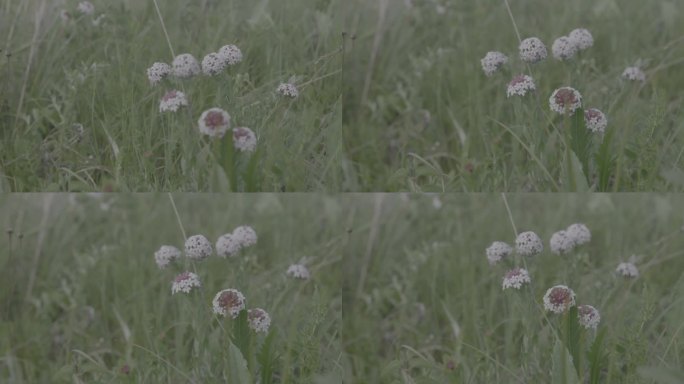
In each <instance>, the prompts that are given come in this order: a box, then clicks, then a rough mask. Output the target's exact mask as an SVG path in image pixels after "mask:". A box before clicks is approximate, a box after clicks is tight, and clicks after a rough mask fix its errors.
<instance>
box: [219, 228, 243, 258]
mask: <svg viewBox="0 0 684 384" xmlns="http://www.w3.org/2000/svg"><path fill="white" fill-rule="evenodd" d="M241 248H242V247H241V246H240V242H238V241H237V240H236V239H235V236H233V234H232V233H226V234H225V235H223V236H221V237H219V239H218V240H217V241H216V254H217V255H218V256H220V257H231V256H235V255H237V253H238V252H240V249H241Z"/></svg>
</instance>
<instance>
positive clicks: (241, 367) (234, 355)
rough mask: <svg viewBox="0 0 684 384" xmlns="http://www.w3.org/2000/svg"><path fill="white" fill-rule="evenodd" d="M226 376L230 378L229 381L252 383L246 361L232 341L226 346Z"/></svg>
mask: <svg viewBox="0 0 684 384" xmlns="http://www.w3.org/2000/svg"><path fill="white" fill-rule="evenodd" d="M228 377H229V378H230V380H228V382H229V383H252V378H251V375H250V374H249V369H247V362H246V361H245V358H244V357H243V356H242V353H241V352H240V350H239V349H238V347H236V346H235V344H233V343H230V346H229V347H228Z"/></svg>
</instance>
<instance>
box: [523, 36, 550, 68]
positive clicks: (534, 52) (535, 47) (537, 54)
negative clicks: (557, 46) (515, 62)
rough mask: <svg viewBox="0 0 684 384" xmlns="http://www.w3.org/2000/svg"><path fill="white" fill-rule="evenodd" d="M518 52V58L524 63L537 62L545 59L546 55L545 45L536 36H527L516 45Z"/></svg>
mask: <svg viewBox="0 0 684 384" xmlns="http://www.w3.org/2000/svg"><path fill="white" fill-rule="evenodd" d="M518 50H519V53H520V60H522V61H524V62H526V63H532V64H534V63H538V62H540V61H543V60H544V59H546V56H547V55H548V53H547V51H546V45H544V43H543V42H542V41H541V40H540V39H539V38H538V37H529V38H527V39H525V40H523V41H522V42H520V46H519V47H518Z"/></svg>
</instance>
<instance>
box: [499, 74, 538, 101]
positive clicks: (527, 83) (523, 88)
mask: <svg viewBox="0 0 684 384" xmlns="http://www.w3.org/2000/svg"><path fill="white" fill-rule="evenodd" d="M535 89H537V88H536V86H535V85H534V80H533V79H532V77H530V76H528V75H518V76H516V77H514V78H513V80H511V82H510V83H508V89H507V90H506V96H507V97H511V96H514V95H517V96H525V95H527V92H533V91H534V90H535Z"/></svg>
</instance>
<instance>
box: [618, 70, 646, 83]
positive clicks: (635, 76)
mask: <svg viewBox="0 0 684 384" xmlns="http://www.w3.org/2000/svg"><path fill="white" fill-rule="evenodd" d="M622 78H623V79H627V80H631V81H641V82H644V81H646V74H645V73H644V71H642V70H641V69H640V68H639V67H627V68H625V71H624V72H622Z"/></svg>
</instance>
